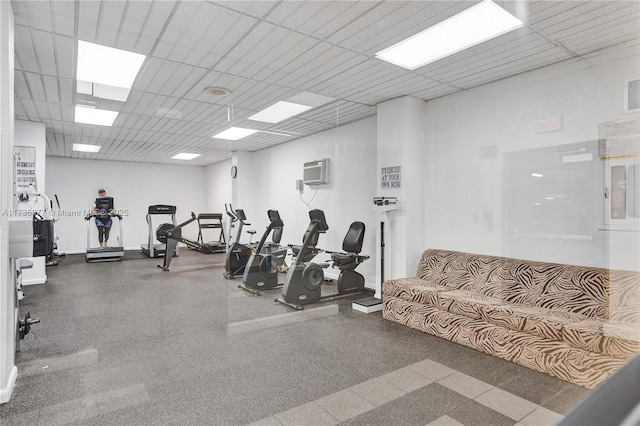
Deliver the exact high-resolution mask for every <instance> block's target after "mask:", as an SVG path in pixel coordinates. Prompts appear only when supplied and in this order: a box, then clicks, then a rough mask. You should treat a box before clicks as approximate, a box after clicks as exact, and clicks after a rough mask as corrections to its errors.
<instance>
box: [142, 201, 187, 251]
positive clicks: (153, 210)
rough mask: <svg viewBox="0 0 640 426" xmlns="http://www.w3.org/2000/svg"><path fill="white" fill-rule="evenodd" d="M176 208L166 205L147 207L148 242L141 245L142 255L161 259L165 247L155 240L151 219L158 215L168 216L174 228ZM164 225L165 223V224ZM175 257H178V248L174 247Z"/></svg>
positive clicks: (165, 249)
mask: <svg viewBox="0 0 640 426" xmlns="http://www.w3.org/2000/svg"><path fill="white" fill-rule="evenodd" d="M176 210H177V208H176V206H169V205H166V204H156V205H154V206H149V210H147V225H149V242H148V243H147V244H142V245H141V246H140V249H141V250H142V253H144V254H145V255H146V256H148V257H163V256H164V253H165V251H167V245H166V244H161V243H160V242H158V241H157V240H156V238H155V237H156V232H155V229H154V227H153V217H154V216H160V215H168V216H169V217H170V218H171V223H173V225H174V226H176V225H177V222H176ZM165 223H166V222H165ZM175 255H176V256H177V255H178V248H177V247H176V254H175Z"/></svg>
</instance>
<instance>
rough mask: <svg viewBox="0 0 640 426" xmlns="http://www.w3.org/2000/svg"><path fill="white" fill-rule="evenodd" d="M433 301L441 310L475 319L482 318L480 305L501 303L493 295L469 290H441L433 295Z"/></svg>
mask: <svg viewBox="0 0 640 426" xmlns="http://www.w3.org/2000/svg"><path fill="white" fill-rule="evenodd" d="M435 301H436V304H437V305H436V306H437V307H439V308H440V309H442V310H445V311H449V312H451V313H453V314H457V315H464V316H466V317H469V318H475V319H479V318H482V313H481V307H482V306H485V305H490V306H494V305H501V304H502V303H503V302H502V301H501V300H500V299H496V298H495V297H489V296H485V295H483V294H478V293H476V292H474V291H470V290H450V291H441V292H438V293H437V294H436V295H435Z"/></svg>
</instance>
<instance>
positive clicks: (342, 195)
mask: <svg viewBox="0 0 640 426" xmlns="http://www.w3.org/2000/svg"><path fill="white" fill-rule="evenodd" d="M246 154H247V153H243V155H242V156H241V157H242V158H241V160H242V161H241V163H239V164H238V178H237V179H236V180H237V181H238V182H239V184H238V185H237V187H238V194H237V195H238V198H237V200H238V201H237V205H234V207H237V208H242V209H244V210H245V213H246V215H247V220H248V221H249V222H250V223H251V224H252V226H251V228H253V229H255V230H256V231H258V232H257V233H256V238H259V237H260V236H261V235H262V233H263V232H264V230H265V228H266V227H267V225H268V219H267V210H269V209H276V210H278V211H279V213H280V216H281V217H282V220H283V222H284V232H283V237H282V242H283V243H287V244H301V243H302V237H303V235H304V232H305V230H306V229H307V226H308V225H309V210H311V209H320V210H323V211H324V214H325V217H326V220H327V224H328V225H329V230H328V231H327V233H326V234H324V235H321V236H320V239H319V241H318V247H320V248H323V249H326V250H338V251H341V250H342V240H343V239H344V236H345V234H346V232H347V230H348V229H349V225H350V224H351V223H352V222H354V221H361V222H364V223H365V225H366V229H367V230H366V233H365V241H364V245H363V249H362V253H363V254H368V255H371V256H372V257H373V256H374V255H375V232H376V214H375V212H374V211H373V197H374V196H375V195H376V182H377V181H376V179H377V175H376V166H375V165H376V119H375V117H371V118H367V119H364V120H360V121H357V122H355V123H350V124H346V125H344V126H340V127H337V128H334V129H331V130H327V131H325V132H321V133H318V134H315V135H312V136H308V137H305V138H301V139H298V140H295V141H293V142H289V143H284V144H281V145H277V146H275V147H272V148H269V149H265V150H262V151H257V152H254V153H252V154H250V156H249V158H247V155H246ZM323 158H328V159H329V183H328V184H326V185H318V186H315V187H310V186H305V187H304V192H303V194H300V193H299V192H298V191H297V190H296V180H297V179H302V168H303V164H304V163H305V162H309V161H314V160H320V159H323ZM249 162H250V165H249ZM301 198H302V200H305V201H306V202H307V203H308V204H309V205H308V206H307V205H306V204H305V203H304V202H303V201H302V200H301ZM328 257H329V256H328V255H324V257H323V258H322V259H321V260H326V258H328ZM358 271H359V272H360V273H362V274H363V275H364V277H365V280H366V283H367V286H368V287H372V288H373V287H374V286H375V261H374V260H373V259H372V260H369V261H366V262H364V263H363V264H362V265H361V266H359V267H358ZM327 275H330V274H329V273H328V274H327Z"/></svg>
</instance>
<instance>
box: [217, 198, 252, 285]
mask: <svg viewBox="0 0 640 426" xmlns="http://www.w3.org/2000/svg"><path fill="white" fill-rule="evenodd" d="M229 207H230V208H227V205H226V204H225V205H224V209H225V210H226V211H227V215H228V216H229V218H230V220H231V223H230V225H229V236H231V231H232V230H233V226H234V223H236V222H238V225H237V232H236V236H235V238H233V241H231V237H229V243H228V244H227V254H226V257H225V262H224V274H223V275H224V277H225V278H235V277H239V276H242V274H244V270H245V267H246V266H247V262H249V258H250V257H251V247H250V246H249V245H246V244H242V243H240V237H241V236H242V228H243V226H244V225H247V226H251V224H250V223H247V222H245V220H247V217H246V216H245V214H244V211H243V210H241V209H236V210H234V209H233V206H231V205H229ZM247 232H248V233H249V234H251V236H252V237H253V234H255V233H256V231H253V230H251V231H247ZM249 244H251V243H249Z"/></svg>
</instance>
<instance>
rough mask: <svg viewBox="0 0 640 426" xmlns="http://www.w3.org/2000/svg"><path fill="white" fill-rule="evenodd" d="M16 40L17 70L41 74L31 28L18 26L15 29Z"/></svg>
mask: <svg viewBox="0 0 640 426" xmlns="http://www.w3.org/2000/svg"><path fill="white" fill-rule="evenodd" d="M14 40H15V42H14V46H15V47H14V48H15V57H16V64H15V67H16V69H20V70H24V71H30V72H40V69H39V67H38V60H37V59H36V52H35V50H34V46H33V40H32V39H31V31H30V30H29V28H27V27H21V26H17V25H16V26H15V27H14Z"/></svg>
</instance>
